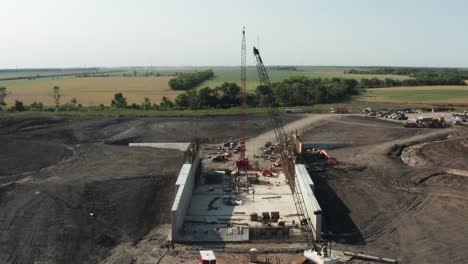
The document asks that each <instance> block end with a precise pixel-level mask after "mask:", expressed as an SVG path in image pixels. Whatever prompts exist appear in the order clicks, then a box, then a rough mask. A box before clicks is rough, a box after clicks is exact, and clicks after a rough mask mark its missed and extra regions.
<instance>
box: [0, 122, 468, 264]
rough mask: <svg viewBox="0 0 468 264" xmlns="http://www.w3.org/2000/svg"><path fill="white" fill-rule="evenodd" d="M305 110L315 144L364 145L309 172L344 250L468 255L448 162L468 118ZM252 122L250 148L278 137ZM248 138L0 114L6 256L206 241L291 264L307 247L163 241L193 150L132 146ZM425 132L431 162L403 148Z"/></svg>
mask: <svg viewBox="0 0 468 264" xmlns="http://www.w3.org/2000/svg"><path fill="white" fill-rule="evenodd" d="M299 117H300V116H284V118H285V120H284V121H285V123H286V130H287V131H292V130H298V131H299V132H301V133H303V139H304V141H340V142H352V143H353V146H352V147H348V148H342V149H335V150H330V151H329V152H330V153H331V154H332V156H334V157H336V158H337V159H338V165H337V166H335V167H333V168H329V169H327V170H325V171H323V172H314V173H313V174H312V177H313V180H314V181H315V183H316V186H317V188H316V192H317V194H318V195H317V196H318V199H319V202H320V204H321V206H322V209H323V211H324V213H325V230H324V231H325V235H326V236H328V237H329V238H330V239H331V240H333V241H335V246H334V247H335V248H337V249H342V250H348V251H355V252H361V251H362V252H365V253H368V254H371V255H380V256H384V257H390V258H396V259H398V260H400V262H401V263H448V262H450V263H468V261H467V259H468V253H467V252H466V250H465V249H466V247H467V245H468V225H466V218H467V217H468V198H467V197H466V192H467V191H468V182H467V181H468V177H463V176H457V175H453V174H451V173H448V172H447V169H463V168H465V167H463V166H465V165H466V163H465V162H464V161H466V159H465V156H464V155H466V151H465V148H464V147H462V146H465V145H464V144H465V143H466V140H467V135H468V131H467V128H466V127H457V128H448V129H408V128H403V127H401V126H400V125H398V124H395V123H391V122H386V121H383V120H377V119H372V118H367V117H359V116H347V115H307V116H305V117H304V118H302V119H298V118H299ZM301 117H302V116H301ZM247 127H248V131H247V135H248V136H249V137H250V138H251V139H249V141H248V142H247V148H248V151H249V153H248V154H249V156H250V154H252V153H253V152H254V151H256V149H257V148H258V147H259V146H261V145H262V144H264V141H271V140H273V139H274V134H273V133H272V132H271V130H270V121H269V119H268V118H267V117H265V116H251V117H249V121H248V124H247ZM238 135H239V132H238V118H237V117H203V118H202V117H199V118H188V117H152V118H102V119H91V120H67V119H25V120H17V121H9V122H8V123H7V122H2V121H1V120H0V146H1V147H2V150H3V149H6V150H7V151H6V153H5V151H2V154H0V263H191V262H193V261H196V258H197V250H199V249H203V248H205V249H206V248H214V249H215V250H216V254H217V256H219V261H218V263H245V261H246V260H247V259H246V255H247V254H246V252H248V250H249V248H250V247H257V248H258V249H259V250H260V259H261V260H262V261H263V260H266V259H267V258H269V261H270V262H272V263H294V261H295V260H297V259H298V258H299V256H300V255H301V250H302V249H303V248H304V245H303V244H279V243H278V244H233V245H212V244H211V245H176V247H175V249H173V250H168V249H167V248H164V246H163V245H164V243H165V240H166V238H167V233H168V230H169V223H170V219H169V217H170V216H169V212H170V207H171V204H172V199H173V197H174V187H173V186H174V183H175V180H176V177H177V174H178V171H179V168H180V166H181V164H182V162H183V153H182V152H179V151H175V150H161V149H152V148H130V147H127V144H128V143H129V142H188V141H191V140H194V139H195V138H198V139H199V140H200V141H201V142H202V143H221V142H223V141H225V140H226V139H227V138H229V137H232V138H237V137H238ZM425 142H426V143H429V144H426V145H425V146H424V148H422V149H421V152H418V153H416V154H417V155H419V156H421V157H422V156H424V157H425V158H424V162H426V163H425V165H424V166H409V165H407V164H405V163H403V162H402V161H401V160H400V156H399V154H400V153H401V150H402V149H403V148H405V147H407V146H411V145H414V144H420V143H425ZM249 147H250V149H249ZM251 152H252V153H251ZM158 261H159V262H158ZM278 261H280V262H278ZM352 263H365V262H362V261H357V260H353V261H352Z"/></svg>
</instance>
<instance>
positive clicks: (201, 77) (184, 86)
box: [169, 69, 214, 90]
mask: <svg viewBox="0 0 468 264" xmlns="http://www.w3.org/2000/svg"><path fill="white" fill-rule="evenodd" d="M213 77H214V73H213V70H211V69H210V70H206V71H195V72H183V73H177V77H176V78H174V79H170V80H169V86H170V87H171V88H172V89H174V90H189V89H192V88H194V87H196V86H198V85H200V84H201V83H203V82H204V81H206V80H208V79H211V78H213Z"/></svg>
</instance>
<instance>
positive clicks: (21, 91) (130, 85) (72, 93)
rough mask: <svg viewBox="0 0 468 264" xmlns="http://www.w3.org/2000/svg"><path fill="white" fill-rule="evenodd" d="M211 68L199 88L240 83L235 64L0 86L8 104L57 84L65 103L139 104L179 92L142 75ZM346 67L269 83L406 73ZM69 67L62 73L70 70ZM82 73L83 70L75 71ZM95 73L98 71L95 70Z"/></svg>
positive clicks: (251, 84)
mask: <svg viewBox="0 0 468 264" xmlns="http://www.w3.org/2000/svg"><path fill="white" fill-rule="evenodd" d="M210 68H211V69H213V71H214V73H215V77H214V78H213V79H211V80H208V81H206V82H204V83H202V84H201V85H200V86H199V87H205V86H209V87H211V88H213V87H215V86H217V85H220V84H222V83H223V82H236V83H239V82H240V68H239V67H221V66H218V67H150V68H147V69H146V68H139V69H135V70H133V69H131V68H129V69H119V70H121V71H120V72H117V69H106V70H110V71H116V72H113V73H111V74H110V75H111V77H86V78H85V77H55V78H36V79H31V80H26V79H23V80H9V81H0V87H3V86H5V87H7V89H8V91H9V93H10V95H9V96H8V97H7V103H8V104H9V105H11V104H12V103H14V101H15V100H19V101H22V102H24V103H25V104H30V103H32V102H33V101H40V102H42V103H44V104H46V105H50V104H52V97H51V94H52V87H54V86H59V87H60V89H61V91H62V94H63V97H62V99H61V102H62V103H64V102H67V101H69V100H71V99H72V98H76V99H77V100H78V102H79V103H81V104H83V105H99V104H104V105H109V104H110V102H111V100H112V98H113V96H114V94H115V93H118V92H123V93H124V96H125V97H126V98H127V101H128V103H141V102H143V99H144V98H145V97H148V98H150V100H151V102H153V103H159V102H160V101H161V98H162V97H163V96H166V97H167V98H169V99H171V100H172V99H174V98H175V97H176V96H177V95H178V94H180V93H181V91H174V90H171V89H170V87H169V85H168V81H169V80H170V79H171V78H174V77H170V76H159V77H155V76H149V77H144V75H145V74H146V73H148V72H152V73H153V74H156V73H159V74H161V75H173V74H175V73H176V72H188V71H195V70H205V69H210ZM347 69H348V68H342V67H297V70H295V71H294V70H277V69H269V75H270V78H271V81H272V82H275V81H281V80H284V79H286V78H288V77H291V76H307V77H311V78H333V77H339V78H340V77H341V78H356V79H361V78H374V77H376V78H394V79H404V78H408V77H407V76H398V75H366V74H344V71H345V70H347ZM73 72H74V71H72V70H69V71H65V73H73ZM76 72H77V73H78V72H83V70H76ZM134 72H135V73H136V74H137V77H124V76H123V74H124V73H125V74H128V75H132V74H133V73H134ZM36 73H40V74H43V75H45V74H60V72H58V71H56V72H54V71H45V72H42V71H39V72H38V71H28V70H23V71H18V72H16V71H15V72H0V77H4V78H5V77H14V76H17V77H23V76H31V75H32V74H36ZM98 73H99V71H98ZM257 85H258V76H257V69H256V67H254V66H250V67H248V68H247V89H248V90H250V91H253V90H255V88H256V87H257Z"/></svg>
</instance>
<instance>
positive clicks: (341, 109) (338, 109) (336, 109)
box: [330, 106, 349, 114]
mask: <svg viewBox="0 0 468 264" xmlns="http://www.w3.org/2000/svg"><path fill="white" fill-rule="evenodd" d="M348 112H349V111H348V108H347V107H346V106H337V107H332V108H330V113H332V114H346V113H348Z"/></svg>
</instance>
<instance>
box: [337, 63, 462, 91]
mask: <svg viewBox="0 0 468 264" xmlns="http://www.w3.org/2000/svg"><path fill="white" fill-rule="evenodd" d="M345 73H346V74H393V75H406V76H409V77H411V78H412V79H406V80H395V79H390V78H389V79H385V80H384V81H382V80H380V79H377V78H372V79H363V80H362V81H361V82H363V81H364V83H365V84H363V85H362V86H363V87H368V88H370V87H374V88H377V87H389V86H423V85H466V83H465V80H467V79H468V70H463V69H447V68H440V69H438V68H377V69H362V70H356V69H351V70H348V71H345Z"/></svg>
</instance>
